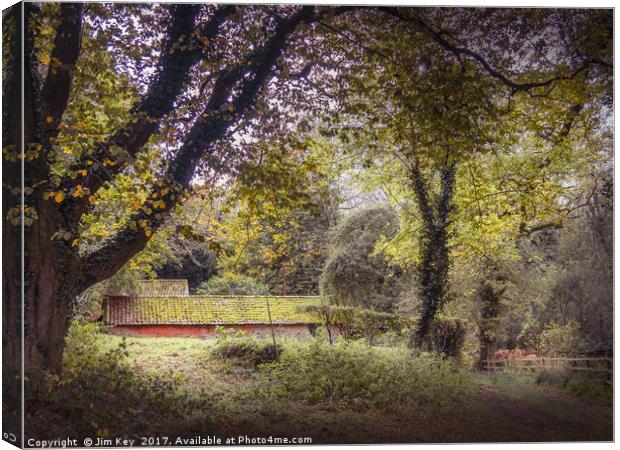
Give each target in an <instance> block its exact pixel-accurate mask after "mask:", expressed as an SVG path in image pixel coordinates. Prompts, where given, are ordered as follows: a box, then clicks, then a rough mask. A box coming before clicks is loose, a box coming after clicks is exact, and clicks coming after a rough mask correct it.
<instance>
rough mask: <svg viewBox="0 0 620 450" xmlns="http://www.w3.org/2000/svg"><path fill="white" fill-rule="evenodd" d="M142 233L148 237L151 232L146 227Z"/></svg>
mask: <svg viewBox="0 0 620 450" xmlns="http://www.w3.org/2000/svg"><path fill="white" fill-rule="evenodd" d="M144 234H145V235H146V237H150V236H151V234H153V232H152V231H151V230H149V229H148V228H147V229H146V230H144Z"/></svg>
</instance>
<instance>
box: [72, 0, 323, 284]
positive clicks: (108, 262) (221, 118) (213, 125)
mask: <svg viewBox="0 0 620 450" xmlns="http://www.w3.org/2000/svg"><path fill="white" fill-rule="evenodd" d="M313 10H314V8H313V7H311V6H304V7H302V8H300V10H299V11H298V12H297V13H295V14H294V15H293V16H292V17H290V18H289V19H287V20H284V21H282V22H281V23H280V24H279V25H278V26H277V28H276V31H275V32H274V34H273V35H272V37H271V38H270V39H269V40H268V42H267V43H266V44H265V46H264V47H263V48H262V51H261V52H259V54H257V56H256V57H255V58H254V59H253V60H252V61H250V62H249V63H248V64H247V65H246V66H245V67H236V68H233V69H231V70H229V71H225V72H222V73H221V74H220V76H219V77H218V79H217V80H216V82H215V88H214V89H213V94H212V96H211V98H210V99H209V102H208V103H207V106H206V108H205V110H204V112H203V114H202V115H201V117H200V118H199V119H198V120H197V121H196V123H195V124H194V126H193V127H192V129H191V130H190V132H189V133H188V135H187V136H186V138H185V140H184V142H183V145H182V146H181V148H180V149H179V151H178V153H177V155H176V157H175V159H174V161H173V162H172V163H171V164H170V166H169V169H168V171H167V173H166V175H165V177H163V179H162V180H161V181H160V184H159V185H158V186H156V187H155V188H154V193H156V194H157V195H156V197H155V198H156V200H155V199H153V198H152V196H150V197H149V200H147V201H146V202H145V204H144V205H143V207H142V210H141V211H140V212H139V213H137V214H136V215H134V217H132V219H131V221H130V223H134V224H135V223H138V224H141V223H144V224H147V226H146V227H141V228H139V227H135V225H134V226H133V227H132V226H129V225H128V226H127V227H125V228H124V229H123V230H121V231H120V232H119V234H118V235H117V236H116V237H115V238H114V239H113V241H112V242H110V244H108V245H106V246H105V247H103V248H101V249H99V250H98V251H96V252H94V253H93V254H91V255H88V256H86V257H84V258H83V264H82V266H83V268H84V270H83V274H84V277H85V278H84V280H83V285H84V286H85V287H88V286H91V285H92V284H94V283H96V282H98V281H101V280H103V279H106V278H108V277H110V276H111V275H113V274H114V273H115V272H116V271H117V270H118V269H119V268H120V267H122V265H123V264H125V262H127V261H128V260H129V259H130V258H131V257H132V256H133V255H135V254H136V253H138V252H139V251H140V250H142V249H143V248H144V246H145V245H146V243H147V242H148V240H149V237H150V235H151V233H152V230H156V229H157V228H159V227H160V226H161V224H162V223H163V221H164V220H165V217H166V215H167V213H168V212H169V211H170V210H171V209H172V208H173V207H174V206H175V205H176V204H177V203H178V202H179V201H180V196H181V194H182V192H183V191H184V190H186V189H187V188H188V187H189V184H190V181H191V179H192V177H193V175H194V172H195V170H196V168H197V166H198V164H199V162H200V160H201V159H202V158H203V157H204V156H205V154H207V153H208V152H209V150H210V149H211V148H212V144H213V143H215V142H216V141H217V140H218V139H220V138H222V137H223V136H224V135H225V134H226V132H227V131H228V129H229V127H230V126H231V125H232V124H233V123H235V122H236V121H237V120H239V118H240V117H241V116H242V115H243V114H246V113H247V111H248V110H249V109H251V108H252V106H253V105H254V103H255V101H256V97H257V95H258V92H259V91H260V89H261V88H262V86H264V84H265V83H266V81H267V80H268V79H269V78H270V76H271V75H272V74H273V70H274V67H275V66H276V63H277V60H278V58H279V57H280V56H281V55H282V53H283V51H284V49H285V48H286V46H287V44H288V36H289V35H290V34H291V33H292V32H293V31H295V29H296V28H297V26H298V25H300V24H301V23H303V22H309V21H312V20H313V19H315V18H316V16H315V15H314V14H313ZM248 74H250V75H251V76H248ZM239 82H241V86H240V87H239V88H238V89H237V91H238V94H237V95H236V96H235V97H234V99H233V100H232V101H231V102H228V100H227V99H228V98H229V97H230V95H231V93H232V92H233V89H234V88H235V87H236V85H237V84H238V83H239ZM160 202H161V203H160ZM142 228H148V230H149V232H148V233H146V232H144V230H143V229H142Z"/></svg>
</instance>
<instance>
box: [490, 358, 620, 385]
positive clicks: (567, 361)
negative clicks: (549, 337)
mask: <svg viewBox="0 0 620 450" xmlns="http://www.w3.org/2000/svg"><path fill="white" fill-rule="evenodd" d="M486 368H487V370H492V371H494V372H496V371H511V370H513V371H519V372H539V371H557V372H563V371H564V372H566V371H570V372H590V373H593V374H598V375H601V376H604V377H605V381H606V382H607V383H608V384H609V385H611V384H612V380H613V358H605V357H597V358H595V357H587V356H582V357H573V358H568V357H550V356H534V355H531V356H529V357H516V358H495V359H493V358H490V359H488V360H487V364H486Z"/></svg>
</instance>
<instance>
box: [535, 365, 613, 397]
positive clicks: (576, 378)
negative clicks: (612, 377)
mask: <svg viewBox="0 0 620 450" xmlns="http://www.w3.org/2000/svg"><path fill="white" fill-rule="evenodd" d="M536 383H537V384H548V385H552V386H557V387H559V388H561V389H564V390H566V391H568V392H570V393H571V394H573V395H576V396H577V397H582V398H585V399H587V400H590V401H596V402H603V403H609V404H610V403H611V401H612V399H613V389H612V387H611V386H609V385H608V384H607V383H605V381H604V380H602V379H600V378H596V377H594V376H589V375H586V374H574V373H571V372H570V371H549V370H546V371H542V372H540V373H539V374H538V375H537V376H536Z"/></svg>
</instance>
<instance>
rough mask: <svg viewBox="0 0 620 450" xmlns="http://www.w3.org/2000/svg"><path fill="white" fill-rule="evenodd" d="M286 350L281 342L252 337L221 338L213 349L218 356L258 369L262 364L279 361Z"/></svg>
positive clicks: (213, 352) (213, 353) (214, 354)
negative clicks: (274, 343)
mask: <svg viewBox="0 0 620 450" xmlns="http://www.w3.org/2000/svg"><path fill="white" fill-rule="evenodd" d="M283 351H284V347H283V346H282V345H281V344H276V346H275V347H274V345H273V342H271V341H268V340H259V339H256V338H252V337H235V338H226V339H222V340H220V341H219V342H218V343H217V345H216V346H215V348H214V349H213V351H212V353H211V354H212V355H213V356H215V357H216V358H221V359H224V360H232V361H234V362H235V363H236V364H238V365H240V366H242V367H246V368H250V369H256V368H257V367H258V366H259V365H261V364H267V363H272V362H274V361H277V360H278V358H279V356H280V355H281V354H282V352H283Z"/></svg>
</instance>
